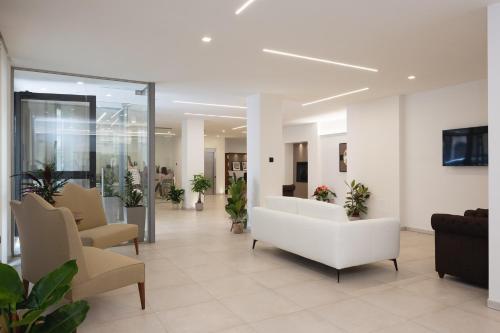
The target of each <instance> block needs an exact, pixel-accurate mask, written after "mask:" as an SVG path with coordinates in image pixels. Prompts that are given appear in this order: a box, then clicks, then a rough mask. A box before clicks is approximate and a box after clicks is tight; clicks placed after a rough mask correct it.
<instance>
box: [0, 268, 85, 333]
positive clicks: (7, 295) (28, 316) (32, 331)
mask: <svg viewBox="0 0 500 333" xmlns="http://www.w3.org/2000/svg"><path fill="white" fill-rule="evenodd" d="M77 272H78V267H77V265H76V260H71V261H68V262H67V263H65V264H64V265H62V266H61V267H59V268H57V269H56V270H54V271H53V272H51V273H49V274H47V275H46V276H45V277H42V278H41V279H40V280H39V281H38V282H37V283H36V284H35V285H34V286H33V288H32V289H31V292H30V293H29V295H27V293H25V290H24V287H23V283H22V282H21V279H20V278H19V274H18V273H17V271H16V270H15V269H14V268H12V267H11V266H9V265H6V264H0V313H1V317H0V332H2V333H44V332H58V333H72V332H75V331H76V328H77V327H78V326H79V325H80V324H81V323H82V322H83V321H84V320H85V317H86V316H87V312H88V311H89V305H88V303H87V302H86V301H76V302H74V303H70V304H66V305H63V306H61V307H59V308H58V309H55V310H54V311H52V312H50V313H47V311H50V310H53V309H54V308H53V306H54V305H55V304H57V303H59V302H60V301H61V300H62V299H63V297H64V295H66V294H67V293H68V292H69V291H70V289H71V280H73V277H74V276H75V275H76V273H77Z"/></svg>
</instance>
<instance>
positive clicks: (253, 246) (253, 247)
mask: <svg viewBox="0 0 500 333" xmlns="http://www.w3.org/2000/svg"><path fill="white" fill-rule="evenodd" d="M255 243H257V240H256V239H254V240H253V245H252V250H253V249H255Z"/></svg>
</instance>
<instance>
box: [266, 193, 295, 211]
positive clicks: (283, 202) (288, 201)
mask: <svg viewBox="0 0 500 333" xmlns="http://www.w3.org/2000/svg"><path fill="white" fill-rule="evenodd" d="M298 200H300V199H297V198H293V197H280V196H268V197H266V199H265V207H266V208H268V209H271V210H277V211H280V212H284V213H290V214H297V213H298V212H297V201H298Z"/></svg>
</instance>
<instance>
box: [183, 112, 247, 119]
mask: <svg viewBox="0 0 500 333" xmlns="http://www.w3.org/2000/svg"><path fill="white" fill-rule="evenodd" d="M184 115H186V116H197V117H210V118H228V119H247V118H246V117H237V116H220V115H216V114H206V113H191V112H185V113H184Z"/></svg>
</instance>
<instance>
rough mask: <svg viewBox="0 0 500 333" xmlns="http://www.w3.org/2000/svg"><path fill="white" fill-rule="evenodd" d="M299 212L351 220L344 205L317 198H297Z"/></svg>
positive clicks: (318, 217)
mask: <svg viewBox="0 0 500 333" xmlns="http://www.w3.org/2000/svg"><path fill="white" fill-rule="evenodd" d="M297 213H298V214H299V215H303V216H307V217H312V218H316V219H322V220H328V221H334V222H349V218H348V217H347V214H346V212H345V210H344V208H343V207H342V206H340V205H336V204H331V203H327V202H322V201H317V200H307V199H297Z"/></svg>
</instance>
